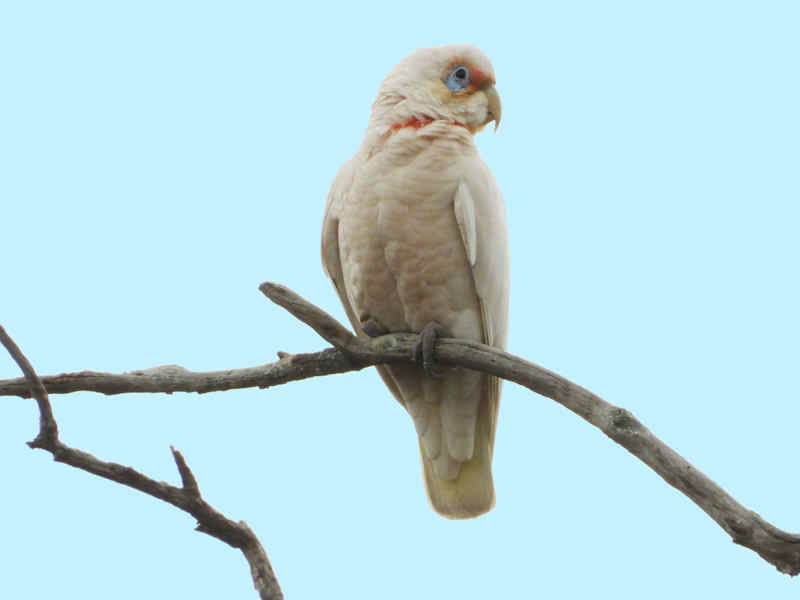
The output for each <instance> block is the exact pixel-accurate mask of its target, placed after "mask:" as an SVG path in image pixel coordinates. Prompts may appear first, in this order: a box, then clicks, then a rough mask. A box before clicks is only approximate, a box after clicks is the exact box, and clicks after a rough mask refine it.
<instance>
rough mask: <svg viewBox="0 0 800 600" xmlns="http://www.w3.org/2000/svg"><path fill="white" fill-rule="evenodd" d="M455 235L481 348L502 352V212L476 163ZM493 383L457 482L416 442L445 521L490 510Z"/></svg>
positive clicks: (460, 196)
mask: <svg viewBox="0 0 800 600" xmlns="http://www.w3.org/2000/svg"><path fill="white" fill-rule="evenodd" d="M453 210H454V212H455V217H456V222H457V223H458V229H459V232H460V233H461V239H462V242H463V244H464V251H465V253H466V256H467V260H468V263H469V265H470V267H471V271H472V277H473V282H474V284H475V290H476V292H477V294H478V301H479V305H480V309H481V323H482V327H483V336H484V338H483V342H484V343H485V344H488V345H490V346H495V347H498V348H502V349H504V348H505V345H506V338H507V333H508V297H509V255H508V237H507V235H508V234H507V230H506V217H505V207H504V205H503V200H502V197H501V196H500V191H499V189H498V188H497V184H496V183H495V181H494V177H493V176H492V174H491V172H490V171H489V169H488V167H487V166H486V165H485V163H484V162H483V161H482V160H481V159H480V157H477V156H476V157H475V158H474V159H473V160H472V161H471V163H470V164H469V165H467V168H466V169H465V176H464V179H462V181H461V182H460V183H459V185H458V187H457V189H456V192H455V196H454V199H453ZM500 384H501V381H500V379H498V378H497V377H494V376H490V375H482V376H481V383H480V386H481V391H480V394H481V398H480V401H479V404H478V414H477V420H476V424H475V437H474V440H475V441H474V450H473V454H472V458H471V459H470V460H468V461H466V462H463V463H461V466H460V470H459V474H458V476H457V477H456V478H455V479H443V478H441V477H438V476H437V474H436V469H435V468H434V462H433V461H432V460H430V459H429V458H428V457H427V455H426V454H427V453H426V452H425V449H424V448H423V447H422V439H420V454H421V456H422V465H423V470H424V475H425V488H426V490H427V491H428V498H429V499H430V502H431V504H432V505H433V508H434V509H435V510H436V512H438V513H439V514H441V515H442V516H445V517H448V518H469V517H475V516H478V515H480V514H483V513H485V512H487V511H489V510H490V509H491V508H492V507H493V506H494V498H495V496H494V485H493V482H492V456H493V453H494V438H495V431H496V428H497V414H498V410H499V407H500Z"/></svg>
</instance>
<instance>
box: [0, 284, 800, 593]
mask: <svg viewBox="0 0 800 600" xmlns="http://www.w3.org/2000/svg"><path fill="white" fill-rule="evenodd" d="M259 289H260V290H261V292H262V293H263V294H264V295H265V296H267V298H269V299H270V300H272V301H273V302H275V303H276V304H278V305H279V306H281V307H283V308H284V309H286V310H287V311H289V312H290V313H291V314H292V315H294V316H295V317H296V318H297V319H299V320H300V321H302V322H303V323H305V324H306V325H308V326H309V327H311V328H312V329H314V331H316V332H317V333H318V334H319V335H320V336H322V337H323V338H324V339H325V340H326V341H328V342H329V343H330V344H332V345H333V346H334V347H333V348H328V349H326V350H323V351H321V352H315V353H308V354H287V353H285V352H278V358H279V360H278V361H277V362H274V363H270V364H266V365H262V366H259V367H250V368H246V369H233V370H226V371H213V372H206V373H195V372H192V371H188V370H186V369H183V368H181V367H176V366H175V365H169V366H167V367H157V368H154V369H148V370H144V371H135V372H132V373H123V374H111V373H96V372H91V371H84V372H81V373H68V374H62V375H56V376H50V377H44V378H43V379H40V378H39V377H38V375H36V373H35V371H34V370H33V367H32V366H31V365H30V363H29V362H28V361H27V359H26V358H25V357H24V355H23V354H22V352H21V351H20V350H19V348H18V347H17V346H16V344H14V342H13V340H11V338H10V337H8V335H7V334H6V332H5V330H3V329H2V327H0V341H1V342H2V343H3V345H4V346H5V347H6V348H7V349H8V352H9V353H10V354H11V356H12V357H13V358H14V360H16V361H17V364H19V366H20V368H21V369H22V372H23V373H24V375H25V377H24V378H20V379H10V380H5V381H0V396H2V395H13V396H21V397H34V398H35V399H36V401H37V403H38V405H39V411H40V428H39V434H38V435H37V437H36V439H34V440H33V441H32V442H29V445H30V446H31V447H32V448H42V449H45V450H48V451H49V452H51V453H52V454H53V456H54V457H55V459H56V460H57V461H59V462H64V463H67V464H69V465H71V466H74V467H77V468H80V469H83V470H86V471H89V472H91V473H94V474H95V475H98V476H100V477H105V478H107V479H111V480H113V481H117V482H118V483H122V484H124V485H128V486H130V487H133V488H135V489H138V490H140V491H142V492H145V493H147V494H150V495H151V496H155V497H157V498H160V499H161V500H164V501H165V502H169V503H170V504H173V505H174V506H177V507H178V508H180V509H182V510H184V511H186V512H188V513H190V514H191V515H192V516H194V517H195V518H196V519H197V521H198V526H197V530H198V531H202V532H203V533H207V534H209V535H212V536H214V537H217V538H218V539H220V540H222V541H225V542H226V543H228V544H229V545H231V546H233V547H235V548H239V549H240V550H241V551H242V553H243V554H244V555H245V557H246V558H247V560H248V563H249V564H250V568H251V574H252V576H253V581H254V584H255V586H256V589H257V590H258V592H259V594H260V597H261V598H271V599H276V598H282V597H283V596H282V594H281V591H280V587H279V586H278V582H277V580H276V579H275V575H274V573H273V572H272V568H271V566H270V564H269V560H268V559H267V556H266V553H265V552H264V549H263V547H262V546H261V544H260V542H259V541H258V539H257V538H256V536H255V535H254V534H253V532H252V531H251V530H250V528H249V527H247V525H246V524H245V523H244V522H239V523H236V522H234V521H231V520H229V519H227V518H226V517H224V516H223V515H221V514H219V513H217V512H216V511H214V509H213V508H211V507H210V506H209V505H208V504H207V503H206V502H205V500H203V499H202V496H201V494H200V490H199V487H198V485H197V481H196V479H195V477H194V475H193V474H192V472H191V470H190V469H189V467H188V465H187V464H186V461H185V460H184V458H183V456H182V455H181V453H180V452H178V451H177V450H175V449H174V448H172V453H173V458H174V460H175V464H176V466H177V469H178V472H179V474H180V477H181V482H182V487H181V488H177V487H173V486H170V485H167V484H165V483H159V482H155V481H153V480H152V479H149V478H147V477H145V476H144V475H142V474H140V473H138V472H137V471H135V470H133V469H131V468H129V467H124V466H122V465H118V464H115V463H105V462H103V461H100V460H98V459H97V458H95V457H93V456H91V455H90V454H87V453H85V452H81V451H80V450H76V449H73V448H70V447H68V446H66V445H65V444H63V443H62V442H61V441H60V440H59V439H58V426H57V424H56V421H55V418H54V417H53V412H52V408H51V407H50V402H49V400H48V396H47V393H48V391H49V392H50V393H51V394H52V393H61V394H66V393H70V392H76V391H94V392H98V393H102V394H121V393H166V394H169V393H172V392H177V391H181V392H197V393H201V394H202V393H206V392H212V391H223V390H230V389H241V388H262V389H263V388H269V387H272V386H275V385H281V384H284V383H288V382H290V381H299V380H301V379H307V378H309V377H317V376H321V375H331V374H335V373H345V372H349V371H357V370H360V369H363V368H365V367H368V366H372V365H380V364H391V363H408V362H413V352H414V349H415V348H416V346H417V343H418V341H419V336H418V335H415V334H389V335H384V336H381V337H376V338H371V339H360V338H358V337H356V336H354V335H353V334H352V333H351V332H350V331H349V330H348V329H347V328H345V327H344V326H342V325H341V324H340V323H339V322H338V321H337V320H336V319H334V318H333V317H331V316H330V315H329V314H328V313H326V312H324V311H323V310H321V309H319V308H318V307H316V306H314V305H313V304H311V303H309V302H307V301H306V300H304V299H303V298H301V297H300V296H298V295H297V294H295V293H294V292H292V291H291V290H289V289H288V288H286V287H284V286H282V285H279V284H275V283H263V284H261V285H260V286H259ZM434 355H435V358H436V361H437V362H438V363H439V364H441V365H444V366H453V367H463V368H468V369H473V370H477V371H482V372H484V373H489V374H491V375H496V376H498V377H502V378H503V379H507V380H509V381H513V382H514V383H517V384H519V385H521V386H523V387H526V388H528V389H529V390H531V391H533V392H535V393H537V394H540V395H542V396H545V397H547V398H551V399H552V400H555V401H556V402H558V403H559V404H561V405H562V406H564V407H566V408H568V409H569V410H571V411H572V412H574V413H575V414H577V415H578V416H580V417H581V418H582V419H584V420H586V421H587V422H589V423H590V424H592V425H594V426H595V427H597V428H598V429H600V430H601V431H602V432H603V433H605V434H606V435H607V436H608V437H610V438H611V439H612V440H614V441H615V442H617V443H618V444H619V445H621V446H622V447H624V448H625V449H626V450H628V452H630V453H631V454H633V455H634V456H635V457H636V458H638V459H639V460H641V461H642V462H643V463H644V464H646V465H647V466H648V467H650V468H651V469H653V470H654V471H655V472H656V473H658V475H659V476H660V477H662V478H663V479H664V481H666V482H667V483H668V484H669V485H671V486H672V487H674V488H675V489H677V490H679V491H680V492H681V493H683V494H684V495H685V496H687V497H688V498H689V499H690V500H692V502H694V503H695V504H697V506H698V507H700V509H702V510H703V511H704V512H705V513H706V514H708V516H710V517H711V518H712V519H713V520H714V521H715V522H716V523H717V524H718V525H719V526H720V527H721V528H722V529H723V530H724V531H725V532H726V533H728V535H730V536H731V539H732V540H733V542H734V543H736V544H739V545H741V546H744V547H746V548H749V549H751V550H753V551H755V552H756V553H758V555H759V556H761V557H762V558H763V559H764V560H766V561H767V562H769V563H771V564H772V565H774V566H775V567H776V568H777V569H778V571H780V572H781V573H786V574H789V575H797V574H798V573H800V536H798V535H796V534H791V533H787V532H785V531H782V530H780V529H778V528H777V527H775V526H773V525H771V524H770V523H767V522H766V521H764V520H763V519H762V518H761V517H760V516H759V515H758V514H756V513H755V512H753V511H750V510H748V509H746V508H745V507H743V506H742V505H741V504H739V503H738V502H737V501H736V500H734V499H733V498H732V497H731V496H730V495H729V494H728V493H727V492H725V491H724V490H723V489H722V488H721V487H719V486H718V485H717V484H716V483H714V482H713V481H712V480H711V479H709V478H708V477H707V476H706V475H704V474H703V473H701V472H700V471H698V470H697V469H696V468H695V467H693V466H692V465H691V464H690V463H689V462H688V461H687V460H686V459H684V458H683V457H682V456H680V455H679V454H678V453H677V452H675V451H674V450H672V449H671V448H670V447H669V446H667V445H666V444H664V442H662V441H661V440H660V439H658V438H657V437H656V436H655V435H653V433H652V432H651V431H650V430H649V429H648V428H647V427H645V426H644V425H643V424H642V423H641V422H639V420H638V419H636V417H634V416H633V415H632V414H631V413H630V412H629V411H627V410H625V409H623V408H620V407H618V406H614V405H612V404H609V403H608V402H605V401H604V400H602V399H601V398H599V397H598V396H596V395H595V394H593V393H592V392H590V391H588V390H586V389H584V388H582V387H580V386H578V385H576V384H574V383H572V382H571V381H569V380H567V379H565V378H564V377H561V376H560V375H558V374H556V373H553V372H552V371H548V370H547V369H545V368H543V367H540V366H538V365H536V364H533V363H530V362H528V361H526V360H524V359H521V358H519V357H516V356H513V355H511V354H508V353H506V352H502V351H500V350H497V349H496V348H492V347H490V346H485V345H483V344H479V343H476V342H472V341H467V340H456V339H450V338H439V339H437V340H436V343H435V347H434ZM45 387H46V389H45Z"/></svg>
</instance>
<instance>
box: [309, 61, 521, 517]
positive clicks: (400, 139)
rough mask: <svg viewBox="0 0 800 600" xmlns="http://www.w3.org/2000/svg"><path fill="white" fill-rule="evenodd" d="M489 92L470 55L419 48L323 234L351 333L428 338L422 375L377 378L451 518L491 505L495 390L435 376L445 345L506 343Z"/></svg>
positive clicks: (504, 269) (353, 164)
mask: <svg viewBox="0 0 800 600" xmlns="http://www.w3.org/2000/svg"><path fill="white" fill-rule="evenodd" d="M494 83H495V79H494V70H493V68H492V65H491V63H490V62H489V59H488V58H487V57H486V56H485V55H484V54H483V53H482V52H481V51H480V50H478V49H477V48H475V47H473V46H466V45H453V46H443V47H440V48H423V49H421V50H417V51H416V52H414V53H413V54H411V55H410V56H409V57H408V58H406V59H405V60H403V61H402V62H401V63H400V64H398V65H397V66H396V67H395V68H394V70H393V71H392V72H391V73H390V74H389V76H388V77H386V79H385V80H384V81H383V84H382V85H381V87H380V90H379V91H378V97H377V98H376V100H375V102H374V103H373V105H372V115H371V117H370V120H369V125H368V127H367V131H366V135H365V136H364V142H363V143H362V144H361V147H360V148H359V149H358V152H356V154H355V156H354V157H353V158H352V159H351V160H350V161H349V162H348V163H346V164H345V165H344V166H343V167H342V168H341V170H340V171H339V173H338V175H337V176H336V178H335V180H334V182H333V186H332V187H331V191H330V194H329V195H328V199H327V203H326V207H325V218H324V221H323V226H322V263H323V267H324V269H325V272H326V274H327V275H328V276H329V277H330V278H331V280H333V284H334V285H335V286H336V291H337V292H338V294H339V298H340V299H341V301H342V304H343V305H344V308H345V311H346V312H347V316H348V318H349V319H350V322H351V323H352V325H353V327H354V328H355V330H356V332H357V333H358V334H359V335H361V336H369V337H374V336H378V335H383V334H386V333H390V332H415V333H420V334H421V342H420V346H419V350H418V356H417V359H418V362H419V363H421V364H420V366H416V365H414V364H411V363H409V364H408V365H391V366H381V367H378V371H379V373H380V375H381V377H382V378H383V380H384V382H385V383H386V385H387V386H388V387H389V389H390V390H391V392H392V394H393V395H394V396H395V398H397V400H398V401H399V402H400V403H401V404H402V405H403V406H404V407H405V408H406V410H407V411H408V412H409V414H410V415H411V418H412V419H413V421H414V426H415V428H416V431H417V435H418V436H419V446H420V452H421V454H422V465H423V470H424V476H425V487H426V489H427V491H428V498H429V499H430V502H431V504H432V505H433V508H434V509H435V510H436V511H437V512H438V513H439V514H441V515H442V516H444V517H448V518H451V519H463V518H469V517H476V516H478V515H480V514H483V513H485V512H487V511H488V510H490V509H491V508H492V507H493V506H494V485H493V483H492V453H493V448H494V435H495V428H496V426H497V411H498V407H499V403H500V380H499V379H497V378H496V377H492V376H488V375H484V374H482V373H478V372H475V371H469V370H466V369H449V370H444V371H442V370H439V369H436V367H435V365H434V364H433V363H432V354H433V350H432V349H433V344H434V341H435V339H436V337H437V336H444V337H455V338H464V339H468V340H474V341H477V342H481V343H484V344H489V345H491V346H495V347H496V348H501V349H503V348H505V344H506V334H507V331H508V289H509V272H508V271H509V267H508V264H509V257H508V237H507V232H506V217H505V208H504V206H503V199H502V197H501V196H500V191H499V190H498V188H497V184H496V183H495V180H494V177H493V176H492V173H491V172H490V171H489V168H488V167H487V166H486V164H485V163H484V162H483V160H482V159H481V157H480V155H479V154H478V149H477V148H476V146H475V142H474V140H473V134H475V133H477V132H478V131H480V130H481V129H483V127H484V126H485V125H486V124H487V123H489V122H491V121H494V122H495V129H496V128H497V125H498V124H499V123H500V97H499V96H498V94H497V91H496V90H495V87H494Z"/></svg>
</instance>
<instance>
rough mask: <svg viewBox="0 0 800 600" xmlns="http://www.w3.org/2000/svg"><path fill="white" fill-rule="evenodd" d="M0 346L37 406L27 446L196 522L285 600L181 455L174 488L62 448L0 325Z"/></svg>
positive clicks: (265, 563)
mask: <svg viewBox="0 0 800 600" xmlns="http://www.w3.org/2000/svg"><path fill="white" fill-rule="evenodd" d="M0 343H2V344H3V346H5V348H6V350H8V353H9V354H10V355H11V357H12V358H13V359H14V360H15V361H16V363H17V364H18V365H19V367H20V368H21V369H22V372H23V373H25V381H26V383H27V384H28V386H29V394H30V395H32V396H34V397H35V398H36V401H37V403H38V404H39V413H40V424H39V434H38V435H37V436H36V439H34V440H33V441H31V442H28V445H29V446H30V447H31V448H41V449H42V450H47V451H48V452H50V453H51V454H52V455H53V458H54V459H55V460H56V461H57V462H63V463H65V464H68V465H70V466H72V467H75V468H78V469H82V470H84V471H88V472H89V473H92V474H94V475H97V476H99V477H103V478H105V479H110V480H111V481H116V482H117V483H121V484H123V485H127V486H128V487H132V488H133V489H136V490H139V491H140V492H144V493H145V494H149V495H150V496H154V497H155V498H158V499H159V500H163V501H164V502H168V503H169V504H172V505H173V506H176V507H178V508H180V509H181V510H183V511H185V512H187V513H189V514H190V515H192V516H193V517H194V518H195V519H197V527H196V529H197V531H200V532H202V533H205V534H208V535H210V536H212V537H215V538H217V539H219V540H222V541H223V542H225V543H226V544H229V545H230V546H233V547H234V548H238V549H239V550H241V551H242V554H244V556H245V558H246V559H247V562H248V563H249V565H250V573H251V575H252V577H253V584H254V585H255V588H256V590H257V591H258V593H259V596H260V597H261V598H262V600H281V599H282V598H283V593H282V592H281V589H280V586H279V585H278V580H277V579H276V577H275V573H274V572H273V571H272V566H271V565H270V563H269V559H268V558H267V554H266V552H264V548H263V547H262V546H261V542H259V541H258V538H257V537H256V536H255V534H254V533H253V532H252V531H251V530H250V528H249V527H248V526H247V524H246V523H245V522H244V521H240V522H239V523H236V522H234V521H231V520H230V519H228V518H227V517H225V516H224V515H222V514H220V513H218V512H217V511H216V510H214V509H213V508H212V507H211V506H210V505H209V504H208V503H207V502H206V501H205V500H203V498H202V496H201V495H200V488H199V487H198V485H197V480H196V479H195V477H194V474H193V473H192V471H191V469H189V466H188V465H187V464H186V461H185V460H184V458H183V456H182V455H181V453H180V452H178V451H177V450H175V448H172V447H170V449H171V450H172V456H173V458H174V460H175V464H176V466H177V467H178V473H179V474H180V477H181V482H182V487H179V488H178V487H174V486H171V485H168V484H166V483H163V482H158V481H154V480H153V479H150V478H149V477H147V476H145V475H142V474H141V473H139V472H138V471H136V470H134V469H132V468H130V467H126V466H124V465H120V464H117V463H110V462H104V461H101V460H99V459H97V458H95V457H94V456H92V455H91V454H89V453H87V452H83V451H81V450H78V449H76V448H71V447H70V446H67V445H66V444H64V443H62V442H61V441H60V440H59V439H58V426H57V424H56V420H55V417H54V416H53V410H52V408H51V406H50V400H49V398H48V395H47V390H46V389H45V386H44V384H43V383H42V380H41V379H40V378H39V376H38V375H37V374H36V371H34V369H33V367H32V366H31V364H30V362H28V359H27V358H25V355H24V354H23V353H22V351H21V350H20V349H19V347H18V346H17V345H16V344H15V343H14V340H12V339H11V337H10V336H9V335H8V334H7V333H6V330H5V329H4V328H3V327H2V326H0Z"/></svg>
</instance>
